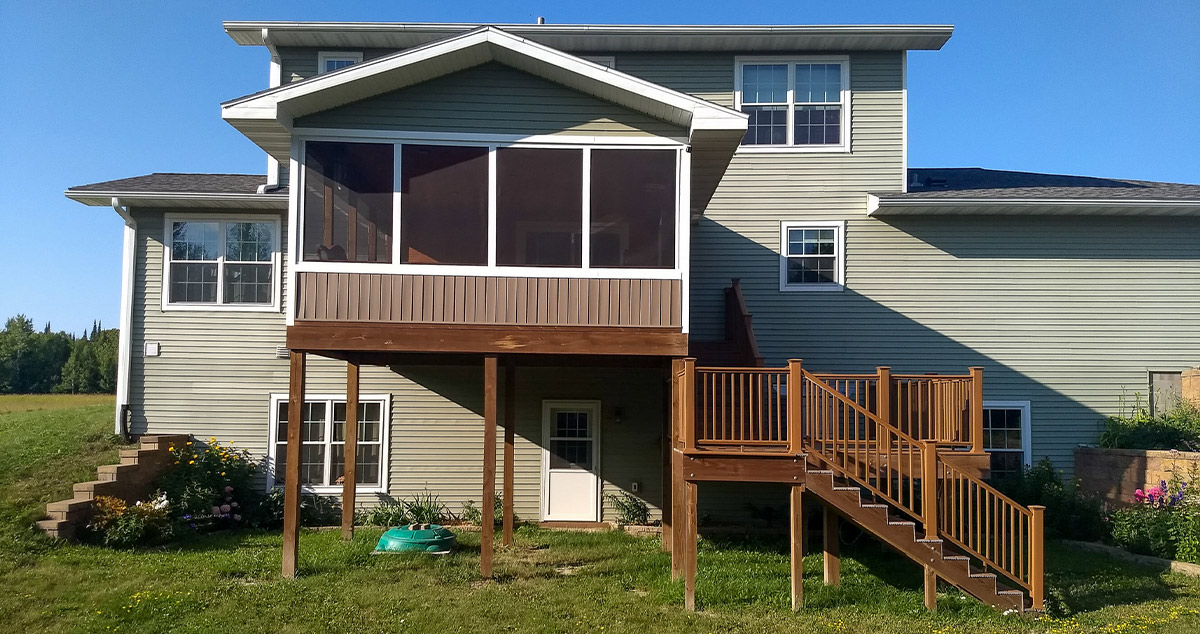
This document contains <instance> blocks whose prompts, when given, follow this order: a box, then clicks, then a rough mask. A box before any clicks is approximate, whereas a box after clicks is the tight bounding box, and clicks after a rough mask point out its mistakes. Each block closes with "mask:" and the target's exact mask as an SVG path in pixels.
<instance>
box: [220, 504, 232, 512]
mask: <svg viewBox="0 0 1200 634" xmlns="http://www.w3.org/2000/svg"><path fill="white" fill-rule="evenodd" d="M232 510H233V509H232V508H230V507H229V505H228V504H222V505H221V512H222V513H228V512H229V511H232Z"/></svg>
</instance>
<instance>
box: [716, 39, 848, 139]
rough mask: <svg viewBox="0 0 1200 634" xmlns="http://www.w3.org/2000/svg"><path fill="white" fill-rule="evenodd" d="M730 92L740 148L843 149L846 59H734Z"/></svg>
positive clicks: (844, 137)
mask: <svg viewBox="0 0 1200 634" xmlns="http://www.w3.org/2000/svg"><path fill="white" fill-rule="evenodd" d="M735 92H736V101H737V107H738V108H739V109H740V110H741V111H742V112H744V113H746V114H747V115H749V116H750V120H749V122H748V127H747V129H746V136H745V137H743V139H742V146H743V147H753V148H763V147H771V148H792V149H798V150H807V151H846V150H848V149H849V146H850V131H849V122H850V118H849V110H850V61H849V58H847V57H801V58H740V59H739V60H738V63H737V89H736V91H735Z"/></svg>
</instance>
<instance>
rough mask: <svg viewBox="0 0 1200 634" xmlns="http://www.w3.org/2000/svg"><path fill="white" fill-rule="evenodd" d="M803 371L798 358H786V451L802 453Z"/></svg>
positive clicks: (794, 453)
mask: <svg viewBox="0 0 1200 634" xmlns="http://www.w3.org/2000/svg"><path fill="white" fill-rule="evenodd" d="M803 386H804V373H803V371H802V369H801V362H800V359H788V377H787V434H788V453H790V454H792V455H798V454H802V453H804V438H803V435H804V430H803V429H802V420H801V411H800V408H801V407H803V405H802V399H801V395H802V394H804V387H803Z"/></svg>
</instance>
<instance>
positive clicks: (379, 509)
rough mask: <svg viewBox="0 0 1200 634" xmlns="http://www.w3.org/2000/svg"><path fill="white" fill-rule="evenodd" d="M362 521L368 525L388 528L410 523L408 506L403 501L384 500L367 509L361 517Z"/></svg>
mask: <svg viewBox="0 0 1200 634" xmlns="http://www.w3.org/2000/svg"><path fill="white" fill-rule="evenodd" d="M363 523H365V524H367V525H369V526H383V527H388V528H390V527H393V526H404V525H405V524H412V522H411V521H410V520H409V518H408V508H407V507H406V506H405V505H404V503H403V502H396V501H393V500H386V501H384V502H383V503H381V504H380V505H379V506H376V507H375V508H373V509H371V510H370V511H367V514H366V516H364V518H363Z"/></svg>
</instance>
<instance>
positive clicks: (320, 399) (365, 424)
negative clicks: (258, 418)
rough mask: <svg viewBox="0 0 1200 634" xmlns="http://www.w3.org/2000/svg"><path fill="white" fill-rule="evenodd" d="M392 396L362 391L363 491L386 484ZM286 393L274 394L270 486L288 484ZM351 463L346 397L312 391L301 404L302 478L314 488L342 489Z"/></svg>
mask: <svg viewBox="0 0 1200 634" xmlns="http://www.w3.org/2000/svg"><path fill="white" fill-rule="evenodd" d="M389 403H390V399H389V398H388V397H387V396H383V395H371V396H366V395H364V396H360V397H359V401H358V437H357V439H356V447H357V451H356V452H355V454H356V459H355V471H354V475H355V478H354V480H355V483H356V484H357V487H358V490H360V491H380V492H382V491H386V490H387V454H386V452H387V434H388V409H389V407H390V404H389ZM289 424H290V421H289V420H288V401H287V395H284V394H279V395H276V396H274V397H273V398H272V399H271V434H270V435H271V449H270V456H269V458H270V463H271V465H272V469H270V471H269V475H270V482H269V483H268V484H269V485H271V486H274V485H276V484H283V482H284V479H285V476H284V474H285V473H286V468H287V434H288V425H289ZM345 469H346V399H345V398H344V397H333V396H328V397H326V396H311V397H308V398H306V399H305V401H304V407H302V408H301V426H300V484H301V485H303V486H305V487H307V488H309V489H312V490H314V491H318V492H320V491H326V492H328V491H334V490H340V489H341V486H342V482H343V480H342V474H343V473H344V472H345Z"/></svg>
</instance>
